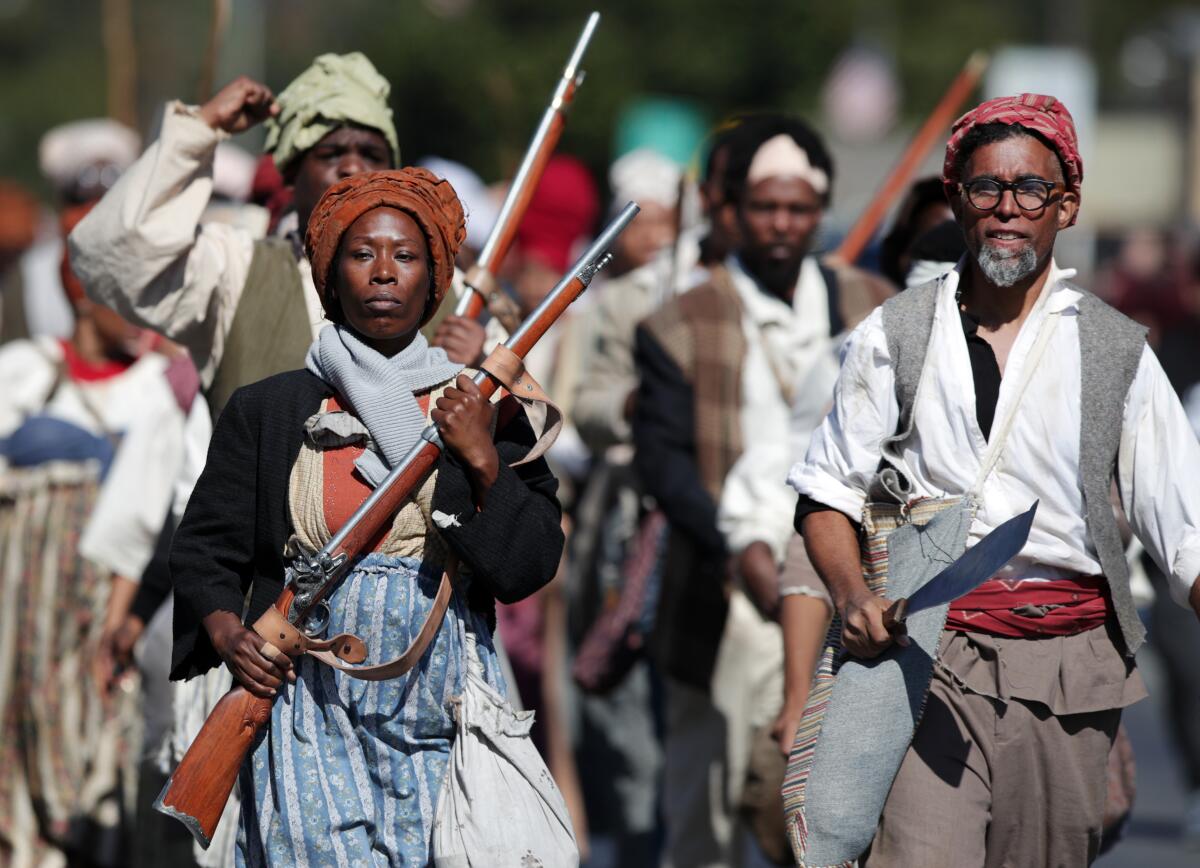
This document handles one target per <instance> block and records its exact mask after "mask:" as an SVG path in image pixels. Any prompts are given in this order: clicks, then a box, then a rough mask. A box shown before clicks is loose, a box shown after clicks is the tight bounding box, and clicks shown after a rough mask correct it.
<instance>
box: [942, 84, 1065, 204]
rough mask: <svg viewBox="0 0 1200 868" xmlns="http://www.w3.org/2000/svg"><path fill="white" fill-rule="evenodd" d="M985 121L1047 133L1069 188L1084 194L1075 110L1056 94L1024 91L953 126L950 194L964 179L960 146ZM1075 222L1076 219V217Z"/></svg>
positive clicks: (946, 172)
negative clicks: (960, 171)
mask: <svg viewBox="0 0 1200 868" xmlns="http://www.w3.org/2000/svg"><path fill="white" fill-rule="evenodd" d="M984 124H1020V125H1021V126H1023V127H1025V128H1026V129H1030V130H1033V131H1034V132H1037V133H1040V134H1041V135H1043V136H1045V137H1046V140H1047V141H1049V142H1050V144H1051V145H1053V146H1054V150H1055V151H1056V152H1057V153H1058V156H1059V159H1061V160H1062V162H1063V165H1064V166H1065V167H1066V170H1067V177H1066V184H1067V189H1068V190H1070V191H1071V192H1072V193H1074V194H1075V195H1076V196H1078V195H1079V194H1080V187H1081V186H1082V184H1083V159H1082V158H1081V157H1080V156H1079V138H1078V137H1077V136H1076V134H1075V121H1074V120H1073V119H1072V118H1071V113H1070V112H1069V111H1067V107H1066V106H1065V105H1063V104H1062V103H1061V102H1059V101H1058V100H1056V99H1055V98H1054V97H1052V96H1043V95H1042V94H1037V93H1022V94H1018V95H1017V96H1002V97H998V98H996V99H990V100H988V101H987V102H985V103H983V104H982V105H980V106H977V107H975V108H973V109H971V111H969V112H967V113H966V114H965V115H963V116H962V117H961V118H959V119H958V120H956V121H955V122H954V126H953V127H951V128H950V141H949V142H947V143H946V162H945V165H944V166H943V168H942V181H943V183H945V185H946V195H947V196H948V197H949V196H952V195H954V194H956V193H957V189H956V185H957V184H958V182H959V180H960V179H959V177H958V172H957V170H956V166H955V163H956V162H957V161H958V151H959V147H960V146H961V145H962V141H963V139H964V138H965V137H966V135H967V133H969V132H970V131H971V130H973V129H974V128H975V127H981V126H983V125H984ZM1071 222H1072V223H1074V222H1075V220H1074V218H1072V220H1071Z"/></svg>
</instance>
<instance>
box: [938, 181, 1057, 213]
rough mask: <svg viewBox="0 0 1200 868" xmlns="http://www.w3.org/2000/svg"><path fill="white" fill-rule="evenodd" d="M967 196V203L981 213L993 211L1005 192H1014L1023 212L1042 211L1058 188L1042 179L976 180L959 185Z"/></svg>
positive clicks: (1052, 182)
mask: <svg viewBox="0 0 1200 868" xmlns="http://www.w3.org/2000/svg"><path fill="white" fill-rule="evenodd" d="M959 187H961V188H962V190H963V192H964V193H966V194H967V201H968V202H970V203H971V205H972V206H973V207H975V208H978V209H979V210H980V211H993V210H995V209H996V207H997V206H999V204H1000V200H1001V199H1002V198H1004V191H1005V190H1012V193H1013V198H1014V199H1015V200H1016V202H1017V207H1018V208H1020V209H1021V210H1022V211H1041V210H1042V209H1043V208H1045V207H1046V206H1047V205H1048V204H1050V196H1051V194H1053V192H1054V190H1055V189H1056V188H1057V187H1058V184H1056V183H1055V182H1054V181H1043V180H1042V179H1041V178H1022V179H1021V180H1020V181H997V180H995V179H994V178H976V179H975V180H974V181H967V182H966V183H964V184H959Z"/></svg>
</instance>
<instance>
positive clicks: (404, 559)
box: [238, 405, 505, 868]
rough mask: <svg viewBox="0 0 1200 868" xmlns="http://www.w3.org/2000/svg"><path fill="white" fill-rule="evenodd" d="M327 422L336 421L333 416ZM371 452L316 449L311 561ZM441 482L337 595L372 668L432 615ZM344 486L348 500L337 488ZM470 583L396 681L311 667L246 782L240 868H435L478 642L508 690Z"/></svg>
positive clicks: (334, 627)
mask: <svg viewBox="0 0 1200 868" xmlns="http://www.w3.org/2000/svg"><path fill="white" fill-rule="evenodd" d="M322 409H323V411H326V412H327V411H329V410H330V406H329V405H326V406H325V407H323V408H322ZM359 452H361V448H357V447H355V446H353V445H346V444H344V443H333V444H332V445H331V444H330V443H329V442H328V440H326V442H325V445H324V446H322V445H318V444H317V443H314V442H311V441H306V442H305V444H304V446H303V447H302V448H301V451H300V455H299V457H298V458H297V460H296V463H295V465H294V466H293V470H292V475H291V479H290V487H289V501H290V503H289V507H290V510H291V517H292V525H293V528H294V531H295V533H294V535H293V537H292V540H291V542H290V544H289V545H292V546H295V547H297V548H304V549H307V550H309V551H313V550H316V549H318V548H319V547H320V546H321V545H323V544H324V543H325V541H326V540H328V539H329V536H330V529H329V527H328V524H329V523H330V522H329V521H328V520H327V519H328V518H329V513H330V509H329V508H328V507H329V502H330V501H331V500H336V499H338V498H339V496H340V498H341V499H342V500H345V499H346V498H345V489H344V487H345V486H350V487H353V486H355V485H356V484H357V483H355V482H353V481H351V480H350V479H349V472H348V468H349V467H350V466H352V461H353V458H355V457H356V456H357V454H358V453H359ZM433 484H434V478H433V477H431V478H430V479H429V480H428V481H427V482H426V483H425V485H424V486H423V487H422V488H421V490H420V491H419V492H418V493H417V494H416V495H415V496H414V497H413V498H412V499H410V501H409V502H408V503H407V504H406V505H405V507H404V508H403V509H402V510H401V511H400V512H399V513H398V514H397V516H396V519H395V521H394V522H393V525H392V527H391V529H390V531H389V532H388V533H387V534H386V536H385V537H384V539H383V540H381V541H380V543H379V544H378V545H377V546H376V547H375V550H374V551H373V552H371V553H370V554H368V555H366V556H365V557H363V558H361V559H360V560H359V561H358V563H357V564H356V565H355V566H354V568H353V569H351V570H350V571H349V573H348V574H347V576H346V578H345V579H344V580H343V581H342V582H341V584H340V585H339V586H338V587H337V589H336V590H335V591H334V592H333V594H332V595H331V597H330V598H329V606H330V610H331V617H330V623H329V628H328V630H329V632H328V634H329V635H334V634H336V633H341V632H347V633H354V634H355V635H357V636H359V637H360V638H362V639H363V640H364V641H365V642H366V644H367V648H368V657H367V661H366V662H367V663H368V664H374V663H380V662H383V661H386V660H390V659H392V658H394V657H396V656H398V655H399V654H401V653H402V652H403V651H404V650H405V649H406V648H407V647H408V645H409V643H410V642H411V641H412V640H413V638H415V636H416V635H417V633H418V632H419V631H420V629H421V625H422V624H423V623H424V621H425V617H426V615H427V613H428V612H429V610H430V608H431V607H432V605H433V599H434V596H435V594H436V592H437V588H438V584H439V582H440V580H441V576H442V568H443V564H444V563H445V557H446V552H447V550H446V547H445V544H444V543H443V542H442V540H441V538H440V537H439V536H438V534H437V529H436V527H435V526H434V523H433V520H432V517H431V515H430V505H429V504H430V500H431V498H432V492H433ZM339 486H343V489H342V491H341V492H339V489H338V487H339ZM468 583H469V577H463V578H462V579H460V581H459V583H458V585H459V586H458V588H457V589H456V591H455V593H454V596H453V598H452V601H451V604H450V607H449V609H448V610H447V612H446V615H445V619H444V621H443V623H442V626H441V630H440V631H439V632H438V634H437V637H436V639H435V640H434V642H433V644H432V645H431V646H430V648H429V649H428V650H427V651H426V652H425V655H424V656H423V657H422V659H421V661H420V662H419V663H418V665H417V666H416V667H414V668H413V669H412V670H411V671H410V672H408V673H407V674H406V675H404V676H402V677H400V678H396V679H393V680H390V681H381V682H369V681H358V680H355V679H353V678H350V677H349V676H347V675H345V674H343V673H341V672H338V671H336V670H334V669H331V668H329V667H328V666H325V665H324V664H322V663H319V662H317V661H316V660H313V659H312V658H309V657H304V658H301V659H300V660H299V661H297V667H296V683H295V684H287V685H285V687H284V689H283V690H281V692H280V696H279V698H278V699H277V701H276V702H275V704H274V707H273V710H272V713H271V723H270V726H269V727H268V728H266V729H265V730H264V731H263V734H262V735H261V736H260V739H259V741H258V743H257V744H256V745H255V747H254V750H253V752H252V754H251V756H250V759H249V760H248V761H247V763H246V764H245V766H243V769H242V774H241V780H240V785H241V794H242V800H243V801H242V822H241V828H240V830H239V835H238V864H239V865H250V866H259V865H289V866H291V865H294V866H301V868H304V866H313V868H315V866H326V865H338V866H341V865H352V866H359V865H364V866H396V865H426V864H427V863H428V862H429V842H430V835H431V831H432V826H433V819H434V813H435V811H436V808H437V802H438V796H439V794H440V792H441V789H442V783H443V780H444V778H445V775H446V767H447V762H448V759H449V755H450V748H451V745H452V744H453V739H454V734H455V724H454V718H453V713H452V710H451V700H452V699H453V698H454V697H455V696H456V695H458V694H459V693H461V692H462V689H463V680H464V677H465V675H466V672H467V669H468V664H467V658H466V653H467V635H466V634H467V631H471V632H472V633H474V634H475V643H473V644H475V646H476V648H477V650H478V655H479V658H480V662H481V663H482V666H483V673H484V678H485V679H486V680H487V682H488V683H489V684H490V685H492V686H493V687H495V688H496V689H497V690H499V691H500V692H501V693H504V691H505V687H504V680H503V677H502V676H501V674H500V669H499V665H498V662H497V658H496V652H495V648H494V646H493V645H492V639H491V634H490V631H489V629H488V627H487V623H486V619H485V617H484V615H482V614H481V613H479V612H476V611H473V610H471V609H470V608H469V607H468V606H467V602H466V589H467V586H468Z"/></svg>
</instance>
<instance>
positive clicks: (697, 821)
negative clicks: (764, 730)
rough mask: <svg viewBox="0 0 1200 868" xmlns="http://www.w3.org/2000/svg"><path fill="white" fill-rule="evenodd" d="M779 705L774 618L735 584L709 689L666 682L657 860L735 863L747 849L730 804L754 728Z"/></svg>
mask: <svg viewBox="0 0 1200 868" xmlns="http://www.w3.org/2000/svg"><path fill="white" fill-rule="evenodd" d="M782 704H783V635H782V633H781V631H780V629H779V625H778V624H776V623H774V622H772V621H768V620H765V619H764V618H763V617H762V616H761V615H760V614H759V613H758V610H757V609H755V608H754V605H753V604H752V603H751V602H750V601H749V600H748V599H747V598H746V596H745V595H744V594H743V593H742V592H741V591H737V590H735V591H734V592H733V594H732V596H731V598H730V601H729V616H728V618H727V620H726V622H725V631H724V633H723V634H722V637H721V647H720V650H719V651H718V653H717V661H716V666H715V668H714V670H713V677H712V686H711V689H710V691H709V692H708V693H705V692H704V691H702V690H697V689H696V688H694V687H689V686H687V685H685V684H682V683H680V682H677V681H673V680H670V679H668V681H667V733H666V768H665V775H664V777H665V780H664V785H663V790H664V791H663V812H664V814H665V817H666V825H667V845H666V854H665V858H664V862H663V864H664V865H665V866H668V868H700V866H724V865H740V864H744V863H745V859H744V858H743V855H742V854H744V853H745V852H747V848H748V849H749V851H750V852H754V849H755V847H754V845H752V844H750V842H749V841H747V840H746V839H747V838H748V837H749V835H748V830H744V829H741V828H739V827H740V825H741V824H739V823H738V822H737V820H738V804H739V802H740V801H741V796H742V790H743V787H744V784H745V781H746V771H747V768H748V766H749V761H750V750H751V746H752V743H753V739H754V734H755V733H756V732H757V731H758V730H759V729H760V728H761V727H763V726H765V725H767V724H769V723H771V721H773V720H774V719H775V716H776V715H777V714H778V713H779V709H780V707H781V706H782Z"/></svg>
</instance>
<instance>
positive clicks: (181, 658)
mask: <svg viewBox="0 0 1200 868" xmlns="http://www.w3.org/2000/svg"><path fill="white" fill-rule="evenodd" d="M332 394H333V393H332V390H330V388H329V387H328V386H327V385H326V384H325V383H324V382H323V381H322V380H321V379H319V378H318V377H316V376H314V375H313V374H311V373H309V372H308V371H289V372H287V373H283V374H277V375H275V376H273V377H268V378H267V379H265V380H260V381H259V382H257V383H254V384H252V385H249V386H245V387H243V388H241V389H238V390H237V391H236V392H234V394H233V396H232V397H231V398H230V399H229V403H228V404H227V405H226V407H225V409H224V411H223V412H222V413H221V418H220V419H219V420H218V421H217V425H216V428H215V430H214V431H213V437H212V443H211V444H210V446H209V450H208V460H207V462H206V464H205V467H204V472H203V473H202V474H201V475H200V480H199V482H197V483H196V489H195V491H194V492H193V493H192V497H191V500H190V501H189V502H188V507H187V511H186V512H185V513H184V516H183V520H182V522H180V525H179V530H178V531H177V532H176V534H175V539H174V541H173V543H172V545H171V555H170V564H171V580H172V582H173V584H174V587H175V644H174V649H173V653H172V659H171V678H172V679H183V678H191V677H192V676H194V675H198V674H200V673H203V672H204V671H206V670H208V669H211V668H212V667H214V666H216V665H218V664H219V663H220V662H221V661H220V659H219V658H218V657H217V655H216V652H215V651H214V650H213V648H212V645H211V644H210V643H209V640H208V634H207V633H206V632H205V630H204V627H203V625H202V623H201V620H202V619H203V618H204V617H205V616H206V615H209V614H211V613H213V612H215V611H218V610H224V611H228V612H234V613H238V614H240V613H241V612H242V610H243V608H244V601H245V599H246V595H247V593H249V595H250V598H249V613H248V615H247V618H246V623H247V624H251V623H253V622H254V621H255V620H257V619H258V617H259V616H260V615H261V614H262V613H263V612H264V611H266V609H267V607H268V606H270V605H271V604H272V603H273V602H274V601H275V599H276V598H277V597H278V596H279V594H280V592H281V591H282V590H283V575H284V567H285V564H284V558H283V549H284V545H285V544H286V542H287V540H288V537H289V536H290V534H291V517H290V515H289V510H288V478H289V476H290V475H291V469H292V465H293V463H294V462H295V460H296V457H297V455H299V453H300V446H301V442H302V437H303V431H304V422H305V420H306V419H308V418H309V417H310V416H312V415H313V414H314V413H316V412H318V411H319V410H320V405H321V402H322V400H324V399H325V398H327V397H329V396H330V395H332ZM533 442H534V437H533V431H532V429H531V428H530V427H529V423H528V421H527V420H526V419H525V416H524V414H520V413H518V414H517V415H516V417H515V419H514V421H513V422H510V423H509V424H508V425H506V426H505V427H504V428H503V429H502V430H500V431H498V432H497V434H496V449H497V451H498V452H499V454H500V475H499V477H498V478H497V480H496V484H495V486H494V487H493V488H492V490H491V492H490V493H489V494H488V499H487V507H486V508H485V509H484V510H482V511H480V512H476V511H475V507H474V505H473V501H472V498H471V487H470V483H469V481H468V479H467V476H466V473H465V471H464V470H463V468H462V467H461V466H460V465H459V464H458V463H457V462H456V461H455V459H454V458H453V457H452V456H450V455H449V454H448V453H443V454H442V457H441V458H440V459H439V462H438V465H437V467H438V479H437V484H436V485H435V486H434V493H433V508H434V509H437V510H441V511H442V512H445V513H449V514H453V515H457V516H458V519H459V522H460V525H461V526H459V527H451V528H446V529H439V532H440V533H441V535H442V537H443V538H444V539H445V540H446V542H447V543H448V544H449V546H450V547H451V548H452V549H453V550H454V551H455V553H457V554H458V556H459V557H460V559H461V560H462V561H463V563H464V564H466V565H467V566H468V567H469V568H470V569H471V572H472V576H473V582H472V585H473V590H474V591H475V592H476V593H473V594H472V605H473V606H476V607H480V606H481V604H483V605H487V606H488V607H489V608H490V604H491V597H493V596H494V597H495V599H498V600H500V601H501V602H504V603H510V602H514V601H516V600H520V599H523V598H524V597H527V596H529V595H530V594H532V593H533V592H534V591H536V590H537V589H538V588H540V587H542V586H543V585H545V584H546V583H547V582H549V581H550V580H551V579H552V578H553V577H554V574H555V571H556V570H557V569H558V563H559V559H560V558H561V556H562V549H563V535H562V530H561V528H560V524H559V520H560V509H559V505H558V500H557V498H556V497H555V491H556V489H557V485H558V484H557V481H556V480H555V478H554V475H553V474H552V473H551V472H550V469H549V467H547V465H546V462H545V461H544V460H542V459H538V460H536V461H532V462H530V463H529V464H525V465H522V466H520V467H518V468H516V469H513V468H511V467H509V466H508V464H509V463H511V462H513V461H517V460H518V459H520V458H521V457H523V456H524V455H526V454H527V453H528V451H529V449H530V447H531V446H532V444H533ZM481 588H482V590H483V598H482V600H481V598H480V596H479V594H478V592H479V590H480V589H481Z"/></svg>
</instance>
